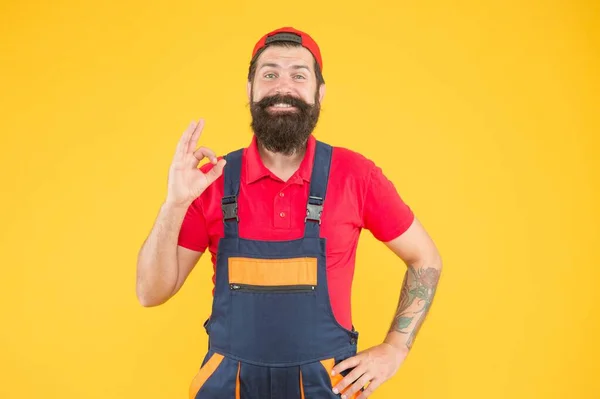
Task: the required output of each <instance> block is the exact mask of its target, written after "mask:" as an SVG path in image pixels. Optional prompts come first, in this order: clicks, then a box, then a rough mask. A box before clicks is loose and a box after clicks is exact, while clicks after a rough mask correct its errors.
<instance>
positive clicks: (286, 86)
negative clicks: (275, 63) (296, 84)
mask: <svg viewBox="0 0 600 399" xmlns="http://www.w3.org/2000/svg"><path fill="white" fill-rule="evenodd" d="M291 84H292V80H291V79H290V78H288V77H283V76H282V77H280V78H279V79H277V86H276V87H275V92H276V93H277V94H279V95H282V96H286V95H291V94H292V86H291Z"/></svg>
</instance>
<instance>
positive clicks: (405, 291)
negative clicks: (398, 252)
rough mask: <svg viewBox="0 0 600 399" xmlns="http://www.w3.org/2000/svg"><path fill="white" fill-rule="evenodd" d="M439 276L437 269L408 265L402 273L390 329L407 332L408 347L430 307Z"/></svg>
mask: <svg viewBox="0 0 600 399" xmlns="http://www.w3.org/2000/svg"><path fill="white" fill-rule="evenodd" d="M439 278H440V270H439V269H436V268H433V267H428V268H415V267H413V266H410V265H409V266H408V270H407V271H406V274H405V275H404V282H403V283H402V290H401V292H400V301H399V303H398V309H397V310H396V315H395V317H394V321H393V322H392V326H391V327H390V331H397V332H399V333H402V334H409V335H408V341H407V343H406V346H407V347H408V348H409V349H410V348H411V347H412V345H413V342H414V340H415V337H416V335H417V333H418V332H419V329H420V328H421V325H422V324H423V321H425V317H426V315H427V312H428V311H429V308H430V307H431V303H432V302H433V297H434V296H435V290H436V288H437V283H438V280H439Z"/></svg>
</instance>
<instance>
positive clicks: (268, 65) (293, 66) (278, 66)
mask: <svg viewBox="0 0 600 399" xmlns="http://www.w3.org/2000/svg"><path fill="white" fill-rule="evenodd" d="M264 67H271V68H281V65H279V64H274V63H272V62H267V63H265V64H262V65H261V67H260V69H263V68H264ZM291 68H292V69H306V70H307V71H310V68H309V67H307V66H306V65H292V66H291Z"/></svg>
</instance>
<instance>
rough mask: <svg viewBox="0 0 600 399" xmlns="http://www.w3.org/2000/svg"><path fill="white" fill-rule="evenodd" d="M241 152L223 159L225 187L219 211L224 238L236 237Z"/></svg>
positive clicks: (241, 150) (233, 153)
mask: <svg viewBox="0 0 600 399" xmlns="http://www.w3.org/2000/svg"><path fill="white" fill-rule="evenodd" d="M242 152H243V149H239V150H237V151H234V152H231V153H229V154H227V155H226V156H225V157H224V158H225V160H226V161H227V164H225V168H224V169H223V178H224V180H225V186H224V192H223V198H222V199H221V209H222V210H223V226H224V228H225V238H237V237H238V222H239V218H238V194H239V192H240V178H241V175H242Z"/></svg>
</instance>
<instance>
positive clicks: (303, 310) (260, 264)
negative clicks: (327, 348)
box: [229, 258, 318, 363]
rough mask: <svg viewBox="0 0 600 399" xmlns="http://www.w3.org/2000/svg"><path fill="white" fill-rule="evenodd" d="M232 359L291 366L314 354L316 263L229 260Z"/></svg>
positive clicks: (304, 259)
mask: <svg viewBox="0 0 600 399" xmlns="http://www.w3.org/2000/svg"><path fill="white" fill-rule="evenodd" d="M229 283H230V286H229V288H230V292H231V312H232V313H231V321H230V322H231V337H232V342H231V345H232V353H234V354H236V355H237V356H240V357H242V358H246V359H252V360H255V361H258V362H264V363H287V362H294V361H298V360H299V359H302V358H306V357H309V356H310V354H312V353H313V345H314V339H315V336H314V334H315V331H314V328H313V327H314V325H315V320H316V313H317V311H318V307H317V260H316V259H315V258H295V259H252V258H229Z"/></svg>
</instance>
